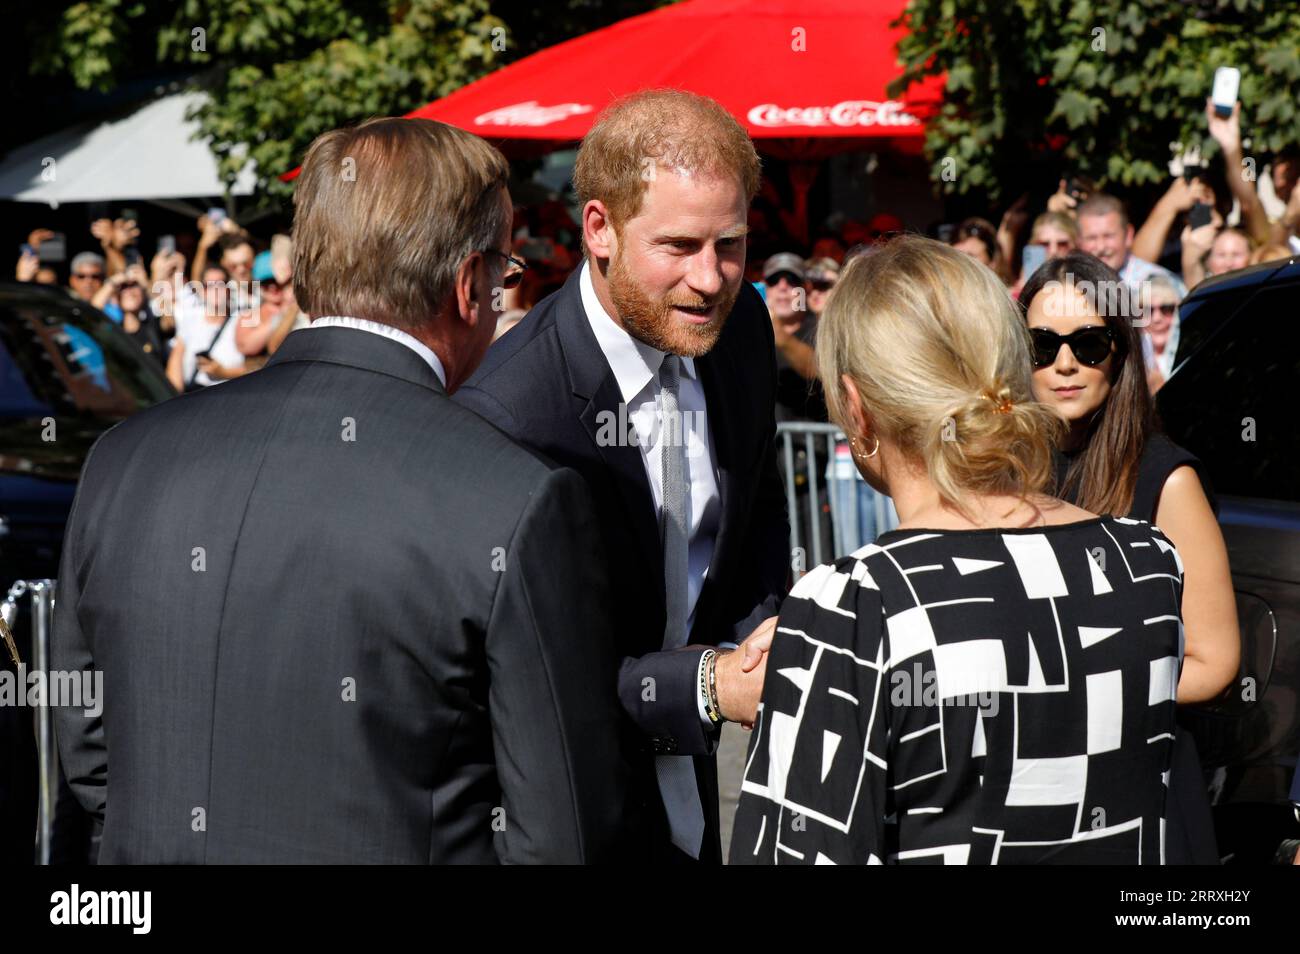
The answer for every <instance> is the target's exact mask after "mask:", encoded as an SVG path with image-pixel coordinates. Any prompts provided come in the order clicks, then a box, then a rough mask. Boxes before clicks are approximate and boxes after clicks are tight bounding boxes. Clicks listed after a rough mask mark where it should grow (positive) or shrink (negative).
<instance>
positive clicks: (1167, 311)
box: [1147, 301, 1178, 316]
mask: <svg viewBox="0 0 1300 954" xmlns="http://www.w3.org/2000/svg"><path fill="white" fill-rule="evenodd" d="M1177 310H1178V303H1177V302H1172V301H1166V302H1162V303H1161V304H1159V305H1147V311H1158V312H1160V314H1162V315H1170V316H1172V315H1173V313H1174V312H1175V311H1177Z"/></svg>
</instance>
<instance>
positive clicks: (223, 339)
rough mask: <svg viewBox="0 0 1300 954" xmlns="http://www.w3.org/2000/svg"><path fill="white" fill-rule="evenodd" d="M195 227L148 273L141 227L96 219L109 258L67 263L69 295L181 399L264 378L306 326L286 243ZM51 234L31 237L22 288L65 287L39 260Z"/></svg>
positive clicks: (201, 223)
mask: <svg viewBox="0 0 1300 954" xmlns="http://www.w3.org/2000/svg"><path fill="white" fill-rule="evenodd" d="M196 224H197V233H196V234H195V235H184V236H167V237H166V238H165V239H160V240H159V241H158V242H157V248H156V252H155V254H154V255H153V257H152V258H151V259H150V260H149V264H148V267H147V268H146V267H145V265H144V261H143V255H142V253H141V250H140V247H141V241H140V229H139V227H138V226H137V224H136V222H135V220H134V219H124V218H118V219H98V220H96V221H95V222H93V223H92V224H91V227H90V232H91V235H92V236H93V237H94V238H95V239H96V240H97V241H98V242H99V244H100V247H101V252H93V251H85V252H79V253H77V254H76V255H74V256H73V257H72V260H71V261H70V262H69V263H68V274H67V286H66V290H67V291H68V293H69V294H71V295H72V296H73V297H75V298H78V299H80V300H82V301H85V302H88V303H89V304H91V305H94V306H95V307H96V308H98V309H100V310H101V311H103V312H104V313H105V314H106V315H108V316H109V318H111V319H112V320H113V321H115V322H117V323H118V324H119V325H120V326H121V328H122V330H123V331H124V332H125V333H126V334H128V335H130V336H131V337H132V338H134V339H136V341H137V342H139V344H140V346H141V349H142V350H143V351H144V353H145V354H146V355H148V357H149V358H150V360H152V361H154V362H156V363H157V364H158V366H159V368H160V369H161V370H162V371H163V372H164V373H165V374H166V376H167V379H168V380H169V381H170V382H171V385H172V387H174V388H175V389H176V390H177V391H180V392H184V391H191V390H195V389H197V388H202V387H208V386H210V385H212V384H215V383H218V382H220V381H228V380H231V379H232V378H237V377H240V376H241V375H244V374H247V373H248V372H250V371H253V370H256V369H257V368H259V367H261V366H262V365H263V364H265V362H266V359H267V357H269V355H271V354H273V353H274V352H275V350H276V349H277V348H278V347H279V346H280V344H281V343H282V342H283V341H284V339H285V338H286V337H287V336H288V334H289V332H291V331H293V330H294V329H295V328H301V327H304V326H305V325H306V323H307V320H306V317H305V316H304V315H302V314H301V312H300V310H299V309H298V307H297V303H296V302H295V300H294V295H293V274H292V241H291V240H290V238H289V237H288V236H285V235H276V236H273V237H272V239H271V241H270V243H269V247H268V248H264V249H263V250H261V251H257V250H256V248H255V245H256V244H257V240H256V239H255V238H254V237H253V236H252V235H251V234H249V233H248V232H247V231H246V230H244V229H241V228H240V227H239V225H238V224H237V223H236V222H235V221H234V220H233V219H231V218H228V217H224V216H220V217H218V216H217V215H216V214H212V215H211V216H209V215H203V216H201V217H200V218H199V219H198V222H197V223H196ZM53 236H54V233H53V232H52V231H50V230H49V229H36V230H34V231H32V232H31V234H30V235H28V237H27V242H26V244H25V245H24V247H23V249H22V252H21V254H20V256H19V259H18V264H17V268H16V277H17V279H18V280H19V281H32V282H37V283H39V284H46V285H55V284H58V282H59V275H58V272H57V271H56V270H55V269H54V267H52V266H51V265H48V264H44V263H43V262H42V259H41V255H40V249H41V245H42V243H43V242H46V241H48V240H50V239H51V238H52V237H53ZM182 239H190V240H191V242H190V243H189V244H191V245H192V248H191V255H188V256H187V255H186V254H185V252H184V251H182V250H181V248H180V247H178V245H181V244H183V243H182V242H181V241H178V240H182Z"/></svg>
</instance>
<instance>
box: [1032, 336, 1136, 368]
mask: <svg viewBox="0 0 1300 954" xmlns="http://www.w3.org/2000/svg"><path fill="white" fill-rule="evenodd" d="M1029 334H1030V337H1032V338H1033V342H1034V365H1035V366H1036V367H1039V368H1045V367H1047V366H1048V365H1049V364H1054V363H1055V362H1056V356H1057V354H1059V353H1060V351H1061V345H1063V344H1066V345H1069V346H1070V352H1071V353H1072V354H1073V355H1074V356H1075V357H1076V358H1077V359H1078V360H1079V363H1081V364H1086V365H1087V366H1088V367H1090V368H1093V367H1096V366H1097V365H1099V364H1101V363H1102V362H1103V361H1105V360H1106V359H1107V358H1109V357H1110V346H1111V342H1112V341H1114V340H1115V336H1114V335H1113V334H1112V333H1111V330H1110V329H1109V328H1098V327H1091V328H1080V329H1079V330H1077V331H1074V332H1071V333H1070V334H1068V335H1058V334H1057V333H1056V332H1055V331H1049V330H1047V329H1046V328H1031V329H1030V330H1029Z"/></svg>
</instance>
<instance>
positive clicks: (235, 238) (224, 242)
mask: <svg viewBox="0 0 1300 954" xmlns="http://www.w3.org/2000/svg"><path fill="white" fill-rule="evenodd" d="M241 245H247V246H248V247H249V248H252V247H253V240H252V239H250V238H249V237H248V234H247V233H246V232H230V233H228V234H226V235H223V236H221V238H219V239H217V247H218V248H219V249H221V254H222V255H225V254H226V253H227V252H229V251H230V250H231V249H236V248H239V246H241Z"/></svg>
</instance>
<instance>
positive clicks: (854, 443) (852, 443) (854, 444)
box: [849, 434, 880, 460]
mask: <svg viewBox="0 0 1300 954" xmlns="http://www.w3.org/2000/svg"><path fill="white" fill-rule="evenodd" d="M872 437H874V438H875V441H876V444H875V446H874V447H872V448H871V452H870V453H867V454H859V453H858V439H857V438H856V437H850V438H849V450H851V451H853V456H854V457H856V458H857V459H858V460H870V459H871V458H872V457H875V456H876V454H877V453H878V452H879V451H880V438H879V437H877V436H876V435H874V434H873V435H872Z"/></svg>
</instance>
